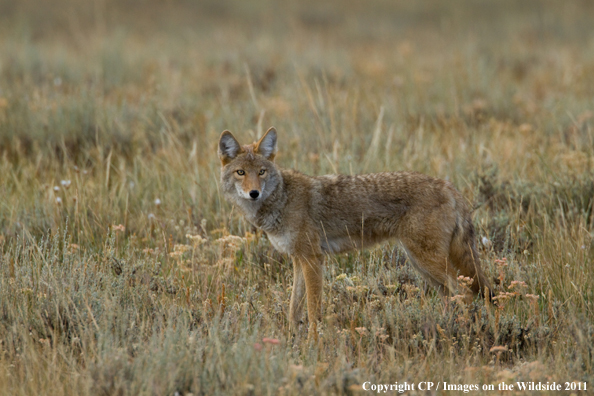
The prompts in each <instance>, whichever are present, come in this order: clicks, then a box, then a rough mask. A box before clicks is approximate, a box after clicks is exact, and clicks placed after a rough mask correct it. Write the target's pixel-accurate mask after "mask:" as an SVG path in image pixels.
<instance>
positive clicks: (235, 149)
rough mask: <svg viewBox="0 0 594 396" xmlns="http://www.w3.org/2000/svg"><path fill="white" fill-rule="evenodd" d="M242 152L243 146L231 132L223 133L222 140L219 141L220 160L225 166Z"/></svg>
mask: <svg viewBox="0 0 594 396" xmlns="http://www.w3.org/2000/svg"><path fill="white" fill-rule="evenodd" d="M240 151H241V146H240V145H239V142H238V141H237V139H235V136H233V134H232V133H231V132H229V131H224V132H223V133H221V138H220V139H219V159H220V160H221V162H222V163H223V165H227V164H228V163H229V162H231V161H232V160H233V159H234V158H235V157H237V154H239V152H240Z"/></svg>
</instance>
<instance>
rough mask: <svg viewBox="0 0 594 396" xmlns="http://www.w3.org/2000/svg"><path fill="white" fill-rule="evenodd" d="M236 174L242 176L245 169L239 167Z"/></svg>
mask: <svg viewBox="0 0 594 396" xmlns="http://www.w3.org/2000/svg"><path fill="white" fill-rule="evenodd" d="M237 174H238V175H239V176H243V175H245V171H244V170H241V169H240V170H238V171H237Z"/></svg>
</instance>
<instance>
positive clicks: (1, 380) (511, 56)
mask: <svg viewBox="0 0 594 396" xmlns="http://www.w3.org/2000/svg"><path fill="white" fill-rule="evenodd" d="M593 12H594V8H593V5H592V4H590V2H587V1H569V2H562V3H560V2H556V1H522V2H516V1H471V0H459V1H454V2H447V3H444V2H439V1H422V2H410V3H402V4H400V3H394V2H392V1H387V0H386V1H383V0H379V1H377V2H374V3H373V4H372V5H370V4H369V3H366V2H349V3H348V4H346V3H344V2H338V1H335V2H328V3H320V2H313V1H305V2H289V3H283V5H281V4H280V3H278V4H277V3H276V2H271V1H264V0H260V1H253V2H249V3H248V2H240V1H225V2H215V1H209V2H190V1H181V0H180V1H175V0H174V1H167V2H157V1H154V0H153V1H149V0H147V1H142V2H140V1H137V2H133V1H123V2H121V1H120V2H115V1H111V0H104V1H96V2H91V3H87V2H77V1H74V0H56V1H52V2H36V1H19V2H10V1H0V54H1V56H0V197H1V198H0V394H11V395H32V394H52V395H62V394H64V395H85V394H92V395H114V394H115V395H128V394H129V395H138V394H155V395H174V394H176V392H177V393H179V394H181V395H184V394H190V393H191V394H193V395H199V394H207V395H215V394H242V395H243V394H246V395H250V394H252V395H261V394H270V395H276V394H287V395H291V394H355V393H359V392H361V386H362V385H363V383H364V382H366V381H370V382H371V383H378V384H379V383H384V384H385V383H395V382H398V383H403V382H405V381H407V382H409V383H411V382H412V383H415V384H417V383H419V382H420V381H433V382H435V383H437V382H440V381H441V382H443V381H446V382H448V383H452V384H479V385H480V386H482V385H483V384H486V385H488V384H494V385H495V388H496V389H497V384H499V383H501V382H507V383H509V384H512V383H515V381H536V382H538V381H541V382H547V381H548V382H552V381H556V382H561V383H562V384H564V383H565V382H571V381H579V382H584V381H587V382H588V387H594V383H592V381H593V379H594V375H593V365H594V357H593V356H594V349H593V345H594V291H593V288H592V286H591V280H592V279H594V264H593V258H594V241H593V240H594V182H593V180H594V116H593V112H594V99H593V98H594V25H592V23H591V18H590V15H592V14H593ZM271 125H274V126H275V127H276V128H277V130H278V132H279V150H280V152H279V156H278V160H277V162H278V163H279V164H280V165H281V166H284V167H292V168H296V169H298V170H300V171H303V172H305V173H309V174H324V173H334V172H341V173H362V172H374V171H386V170H404V169H410V170H416V171H420V172H424V173H427V174H430V175H432V176H436V177H441V178H447V179H449V180H450V181H452V182H453V183H454V184H455V185H456V186H457V187H458V189H459V190H460V191H461V192H462V193H463V194H464V196H465V197H466V198H467V199H468V200H469V201H470V202H471V203H472V204H473V205H474V206H475V207H476V210H475V211H474V222H475V225H476V227H477V230H478V234H479V235H478V241H477V242H479V245H480V248H481V255H482V261H483V266H484V268H485V270H486V272H487V274H488V276H489V277H490V278H492V279H493V280H498V281H497V286H496V290H495V292H496V293H498V294H500V295H503V293H513V292H514V291H515V292H517V294H514V295H508V298H507V299H504V298H501V299H499V300H498V302H497V303H495V304H486V305H485V303H484V302H483V301H478V300H477V301H475V302H474V303H473V304H470V305H465V304H462V303H453V302H446V300H445V299H442V298H441V297H440V296H439V295H437V294H436V293H435V291H434V290H432V289H430V288H427V287H426V286H425V284H424V282H423V280H422V278H420V277H419V276H418V274H417V273H416V272H415V271H414V270H413V269H412V268H411V267H410V266H409V265H408V263H407V262H406V258H405V256H404V254H403V252H402V251H400V250H399V249H398V246H397V245H393V244H392V245H382V246H379V247H377V248H375V249H372V250H369V251H362V252H354V253H351V254H349V255H341V256H329V257H328V258H327V265H326V267H325V284H324V321H323V324H322V326H321V335H320V340H319V343H318V344H309V343H308V342H306V340H305V338H304V337H305V332H304V331H303V332H301V333H299V334H298V336H297V339H296V340H292V339H291V337H290V336H289V331H288V322H287V314H288V306H289V298H290V285H291V284H292V267H291V263H290V260H289V259H288V258H287V257H285V256H283V255H280V254H279V253H277V252H275V251H274V249H273V248H272V247H271V245H270V243H269V242H268V240H267V239H266V236H265V235H262V234H260V233H259V232H256V231H255V230H253V229H252V227H251V226H250V225H249V224H248V223H246V222H245V220H243V219H242V218H241V216H240V215H239V214H238V212H237V210H236V209H234V208H232V207H231V206H230V205H229V204H228V203H226V202H225V201H224V200H223V198H222V196H221V194H220V192H219V188H218V183H219V182H218V174H219V162H218V159H217V156H216V144H217V140H218V137H219V134H220V133H221V131H223V130H224V129H229V130H231V131H233V132H234V134H235V135H236V136H237V137H238V138H239V139H240V140H241V141H242V142H247V141H249V140H255V139H256V138H257V137H258V136H259V135H261V134H262V132H263V131H265V130H266V129H267V128H268V127H269V126H271ZM62 181H65V183H64V184H62V183H61V182H62ZM68 181H69V183H68ZM58 198H59V200H58ZM156 200H159V201H156ZM156 202H160V204H157V203H156ZM120 225H121V227H120ZM188 235H190V236H193V238H189V237H188ZM196 236H200V238H198V237H196ZM233 236H237V237H240V238H236V237H233ZM483 237H484V238H487V239H488V241H489V242H488V243H487V244H486V246H485V245H483V244H480V241H481V240H482V238H483ZM502 264H507V265H502ZM512 281H520V282H525V286H515V287H513V288H510V285H511V282H512ZM531 295H532V296H538V298H537V299H536V297H531ZM265 338H266V339H267V340H264V339H265ZM268 339H273V341H270V340H268ZM276 340H278V343H277V341H276ZM498 346H499V347H504V349H506V350H505V351H498V350H497V349H495V350H492V348H493V347H498ZM481 389H482V388H481ZM590 391H591V390H590ZM481 392H483V391H481ZM443 393H445V392H443ZM485 393H491V392H485ZM578 393H579V392H578ZM582 393H584V392H582Z"/></svg>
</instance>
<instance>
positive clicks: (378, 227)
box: [218, 128, 492, 337]
mask: <svg viewBox="0 0 594 396" xmlns="http://www.w3.org/2000/svg"><path fill="white" fill-rule="evenodd" d="M218 152H219V158H220V160H221V164H222V168H221V187H222V190H223V193H224V195H225V198H226V199H228V200H229V201H230V202H231V203H233V204H235V205H236V206H237V207H238V208H239V209H240V210H241V212H243V215H244V216H245V218H246V219H247V220H248V221H249V222H250V223H251V224H253V225H254V226H256V227H258V228H260V229H262V230H263V231H264V232H265V233H266V235H267V236H268V239H269V240H270V242H271V243H272V245H273V246H274V247H275V248H276V249H277V250H278V251H279V252H281V253H286V254H289V255H290V256H291V258H292V260H293V273H294V280H293V292H292V295H291V303H290V313H289V320H290V326H291V327H292V328H295V327H296V326H297V325H298V324H299V323H300V318H301V313H302V310H303V305H304V302H305V297H307V314H308V320H309V324H310V335H311V333H312V330H313V333H314V337H315V336H317V328H316V323H317V321H318V320H320V319H321V307H322V281H323V276H322V266H323V262H324V254H325V253H341V252H345V251H348V250H352V249H361V248H364V247H368V246H372V245H374V244H376V243H379V242H381V241H385V240H387V239H397V240H399V241H400V242H401V243H402V245H403V246H404V248H405V250H406V252H407V254H408V257H409V258H410V262H411V263H412V264H413V266H414V267H415V268H416V269H417V270H418V271H419V272H420V273H421V274H422V275H423V277H424V278H425V279H426V280H427V282H428V283H429V284H431V285H433V286H435V287H436V288H438V289H439V290H440V291H441V292H442V293H444V294H447V293H450V292H453V291H454V290H453V289H454V288H455V285H456V278H457V277H458V276H459V275H463V276H466V277H470V278H472V279H473V283H472V285H471V290H472V292H473V293H474V294H479V293H481V294H482V293H483V292H484V290H485V288H486V287H488V288H489V289H490V290H492V289H491V287H490V285H489V282H488V280H487V278H486V277H485V275H484V274H483V272H482V271H481V268H480V260H479V256H478V253H477V250H476V246H475V235H474V227H473V225H472V221H471V217H470V211H469V209H468V206H467V204H466V203H465V201H464V198H463V197H462V195H461V194H460V193H459V192H458V191H457V190H456V189H455V188H454V187H453V186H452V184H451V183H449V182H447V181H445V180H440V179H435V178H433V177H430V176H426V175H423V174H421V173H416V172H383V173H373V174H367V175H356V176H347V175H325V176H314V177H312V176H307V175H304V174H302V173H299V172H297V171H294V170H289V169H282V168H280V167H278V166H277V165H276V164H275V163H274V158H275V156H276V153H277V133H276V130H275V129H274V128H270V129H269V130H268V131H267V132H266V134H265V135H264V136H262V138H261V139H260V140H259V141H258V142H255V143H252V144H248V145H244V146H242V145H240V144H239V142H238V141H237V140H236V139H235V137H234V136H233V134H232V133H231V132H229V131H224V132H223V133H222V134H221V137H220V140H219V150H218Z"/></svg>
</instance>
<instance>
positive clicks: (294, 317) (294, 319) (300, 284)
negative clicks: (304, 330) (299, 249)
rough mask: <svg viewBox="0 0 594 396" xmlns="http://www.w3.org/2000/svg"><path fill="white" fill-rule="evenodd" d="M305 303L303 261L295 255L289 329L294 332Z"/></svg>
mask: <svg viewBox="0 0 594 396" xmlns="http://www.w3.org/2000/svg"><path fill="white" fill-rule="evenodd" d="M304 303H305V277H304V276H303V270H302V268H301V261H300V260H298V259H297V258H296V257H293V291H292V293H291V305H290V308H289V322H290V323H289V329H290V331H291V333H292V334H294V333H295V332H296V331H297V329H298V328H299V324H300V323H301V314H302V313H303V305H304Z"/></svg>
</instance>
